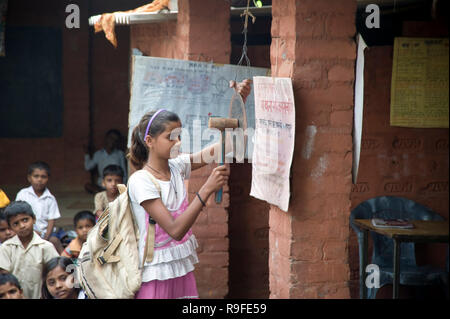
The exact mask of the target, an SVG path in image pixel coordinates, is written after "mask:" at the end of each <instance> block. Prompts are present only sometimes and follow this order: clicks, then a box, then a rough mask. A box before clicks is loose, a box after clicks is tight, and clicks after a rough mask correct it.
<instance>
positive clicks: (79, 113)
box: [0, 0, 89, 198]
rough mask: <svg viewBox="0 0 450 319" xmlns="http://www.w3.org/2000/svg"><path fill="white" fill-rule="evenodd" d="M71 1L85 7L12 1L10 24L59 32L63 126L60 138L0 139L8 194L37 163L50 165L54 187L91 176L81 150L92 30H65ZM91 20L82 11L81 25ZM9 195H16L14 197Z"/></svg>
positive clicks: (85, 125) (53, 0)
mask: <svg viewBox="0 0 450 319" xmlns="http://www.w3.org/2000/svg"><path fill="white" fill-rule="evenodd" d="M69 3H76V4H78V5H79V6H80V7H81V8H83V7H87V1H84V0H79V1H71V2H69V1H57V0H49V1H44V2H39V3H37V2H35V1H24V0H17V1H10V2H9V3H8V13H7V26H51V27H57V28H61V31H62V65H63V70H62V81H63V83H62V88H63V103H64V116H63V119H64V128H63V137H61V138H37V139H29V138H25V139H0V153H1V154H2V156H1V160H0V166H1V172H2V173H1V174H2V175H1V184H2V187H3V188H4V189H5V191H6V192H7V193H8V187H9V186H11V188H13V189H16V188H18V187H23V186H25V185H26V184H27V181H26V169H27V167H28V165H29V164H30V163H31V162H34V161H37V160H43V161H46V162H48V163H49V165H50V167H51V169H52V176H51V180H50V186H51V185H53V186H51V187H53V189H55V188H66V187H69V188H70V187H73V185H78V186H79V187H81V185H82V184H83V182H84V181H86V180H87V178H88V177H87V174H86V173H85V172H84V168H83V148H82V145H83V143H85V142H86V141H87V136H88V100H89V96H88V86H87V85H88V79H87V58H88V54H87V52H88V51H87V47H88V27H87V24H86V23H84V24H81V28H80V29H67V28H65V25H64V21H65V15H66V13H65V6H66V5H68V4H69ZM87 19H88V16H87V11H83V10H82V11H81V21H86V20H87ZM30 107H31V106H30ZM6 185H7V186H8V187H5V186H6ZM76 187H77V186H76ZM8 195H9V196H10V197H12V198H13V197H15V194H10V193H8Z"/></svg>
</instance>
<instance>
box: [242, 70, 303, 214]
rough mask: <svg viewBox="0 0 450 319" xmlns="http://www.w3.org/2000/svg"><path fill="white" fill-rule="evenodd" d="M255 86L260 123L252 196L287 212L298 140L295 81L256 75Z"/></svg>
mask: <svg viewBox="0 0 450 319" xmlns="http://www.w3.org/2000/svg"><path fill="white" fill-rule="evenodd" d="M253 83H254V92H255V121H256V122H255V140H254V148H253V157H252V186H251V191H250V195H251V196H253V197H255V198H258V199H261V200H264V201H267V202H268V203H270V204H273V205H276V206H278V207H279V208H280V209H281V210H283V211H287V210H288V207H289V197H290V188H289V174H290V170H291V163H292V156H293V154H294V137H295V103H294V93H293V90H292V81H291V79H290V78H272V77H264V76H255V77H253Z"/></svg>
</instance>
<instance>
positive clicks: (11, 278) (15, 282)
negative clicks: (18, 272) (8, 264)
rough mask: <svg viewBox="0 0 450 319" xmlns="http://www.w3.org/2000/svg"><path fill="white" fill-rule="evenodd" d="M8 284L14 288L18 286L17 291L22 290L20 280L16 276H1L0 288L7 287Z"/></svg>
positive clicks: (8, 274) (7, 274)
mask: <svg viewBox="0 0 450 319" xmlns="http://www.w3.org/2000/svg"><path fill="white" fill-rule="evenodd" d="M7 283H10V284H12V285H13V286H16V287H17V289H19V290H22V287H21V286H20V283H19V280H18V279H17V278H16V276H14V275H13V274H10V273H6V274H0V286H3V285H6V284H7Z"/></svg>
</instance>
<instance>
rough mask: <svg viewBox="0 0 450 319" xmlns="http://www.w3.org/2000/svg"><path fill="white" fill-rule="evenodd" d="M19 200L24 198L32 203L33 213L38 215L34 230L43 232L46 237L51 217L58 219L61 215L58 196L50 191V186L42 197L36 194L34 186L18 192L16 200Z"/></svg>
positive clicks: (42, 234)
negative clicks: (57, 200)
mask: <svg viewBox="0 0 450 319" xmlns="http://www.w3.org/2000/svg"><path fill="white" fill-rule="evenodd" d="M17 200H23V201H25V202H27V203H28V204H30V206H31V208H32V209H33V213H34V214H35V215H36V223H35V224H34V230H37V231H39V232H41V236H42V237H44V236H45V233H46V232H47V226H48V221H49V220H50V219H58V218H60V217H61V213H60V212H59V208H58V203H57V202H56V198H55V196H53V195H52V193H50V191H49V190H48V188H46V189H45V191H44V193H43V194H42V195H41V197H38V196H37V195H36V193H35V192H34V190H33V187H32V186H30V187H27V188H23V189H22V190H20V192H19V193H17V196H16V201H17Z"/></svg>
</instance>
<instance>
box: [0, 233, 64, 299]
mask: <svg viewBox="0 0 450 319" xmlns="http://www.w3.org/2000/svg"><path fill="white" fill-rule="evenodd" d="M58 256H59V254H58V252H57V251H56V249H55V247H54V246H53V244H52V243H50V242H48V241H46V240H43V239H42V238H40V237H39V236H38V234H36V233H34V232H33V238H32V239H31V242H30V243H29V244H28V246H27V248H26V249H25V248H24V247H23V244H22V242H21V241H20V239H19V237H18V236H17V235H15V236H14V237H12V238H10V239H8V240H7V241H5V242H4V243H3V245H2V247H0V268H1V269H4V270H6V271H7V272H9V273H12V274H13V275H14V276H16V277H17V279H18V280H19V283H20V286H21V287H22V289H23V293H24V295H25V297H26V298H29V299H39V298H40V297H41V287H42V270H43V267H44V265H45V263H47V262H49V261H50V260H51V259H53V258H55V257H58Z"/></svg>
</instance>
